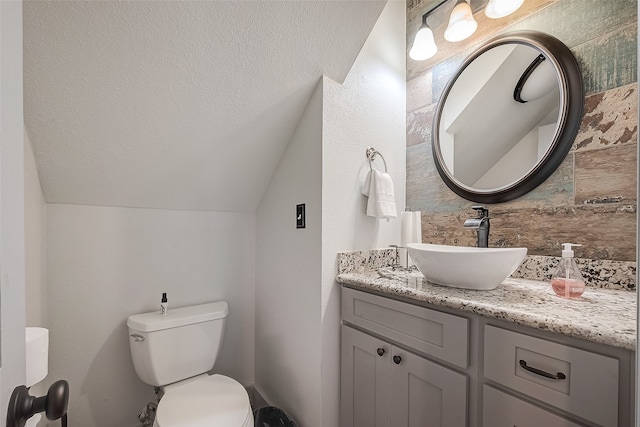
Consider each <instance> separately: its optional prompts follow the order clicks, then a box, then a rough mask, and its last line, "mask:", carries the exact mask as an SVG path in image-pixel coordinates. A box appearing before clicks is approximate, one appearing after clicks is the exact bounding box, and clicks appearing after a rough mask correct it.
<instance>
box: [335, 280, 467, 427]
mask: <svg viewBox="0 0 640 427" xmlns="http://www.w3.org/2000/svg"><path fill="white" fill-rule="evenodd" d="M342 297H343V300H342V301H343V306H342V307H343V320H344V321H345V324H343V326H342V374H341V377H342V405H341V406H342V410H341V411H342V414H341V425H342V426H352V427H412V426H434V427H437V426H442V427H464V426H466V425H467V410H466V408H467V406H468V405H467V395H468V377H467V375H465V374H464V373H461V372H457V371H456V370H454V369H450V368H448V367H445V366H442V365H441V364H439V363H437V362H436V361H435V360H436V359H437V356H434V360H431V359H430V358H429V357H427V356H429V355H434V354H435V355H450V356H451V357H452V358H453V360H455V362H456V364H457V365H462V366H464V367H466V366H467V363H468V354H467V343H468V332H467V326H468V320H467V319H465V318H462V317H457V316H452V315H449V314H445V313H441V312H438V311H434V310H430V309H427V308H424V307H418V306H413V305H410V304H405V303H401V302H398V301H393V300H389V299H386V298H382V297H379V296H376V295H371V294H366V293H362V292H358V291H353V290H351V289H347V288H344V289H343V295H342ZM347 322H348V323H347ZM359 327H363V328H365V329H364V330H359Z"/></svg>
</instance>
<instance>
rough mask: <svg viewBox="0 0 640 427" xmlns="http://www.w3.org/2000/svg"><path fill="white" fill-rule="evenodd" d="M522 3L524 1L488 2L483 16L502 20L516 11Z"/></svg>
mask: <svg viewBox="0 0 640 427" xmlns="http://www.w3.org/2000/svg"><path fill="white" fill-rule="evenodd" d="M523 3H524V0H489V3H488V4H487V7H486V8H485V9H484V14H485V15H487V17H488V18H493V19H498V18H504V17H505V16H507V15H511V14H512V13H513V12H515V11H516V10H518V9H519V8H520V6H522V4H523Z"/></svg>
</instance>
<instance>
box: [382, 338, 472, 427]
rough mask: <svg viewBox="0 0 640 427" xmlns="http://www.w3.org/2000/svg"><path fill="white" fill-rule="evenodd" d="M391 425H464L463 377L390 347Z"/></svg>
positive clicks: (465, 412) (465, 388)
mask: <svg viewBox="0 0 640 427" xmlns="http://www.w3.org/2000/svg"><path fill="white" fill-rule="evenodd" d="M391 419H392V420H393V426H394V427H464V426H466V425H467V377H466V376H465V375H462V374H459V373H457V372H454V371H452V370H450V369H447V368H445V367H443V366H440V365H438V364H436V363H433V362H430V361H428V360H426V359H423V358H422V357H419V356H416V355H415V354H413V353H409V352H407V351H404V350H401V349H398V348H397V347H393V348H392V368H391Z"/></svg>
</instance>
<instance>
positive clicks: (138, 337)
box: [129, 334, 144, 342]
mask: <svg viewBox="0 0 640 427" xmlns="http://www.w3.org/2000/svg"><path fill="white" fill-rule="evenodd" d="M129 336H130V337H131V338H133V339H134V342H142V341H144V337H143V336H142V335H140V334H131V335H129Z"/></svg>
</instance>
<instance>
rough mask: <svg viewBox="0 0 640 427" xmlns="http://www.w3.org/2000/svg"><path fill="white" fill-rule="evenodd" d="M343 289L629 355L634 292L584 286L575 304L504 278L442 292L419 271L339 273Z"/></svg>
mask: <svg viewBox="0 0 640 427" xmlns="http://www.w3.org/2000/svg"><path fill="white" fill-rule="evenodd" d="M336 280H337V281H338V283H341V284H342V285H344V286H347V287H350V288H353V289H358V290H362V291H365V292H372V293H376V294H379V295H385V296H389V297H392V298H393V297H396V298H401V299H403V300H406V299H411V300H415V301H419V302H423V303H428V304H433V305H436V306H441V307H448V308H452V309H456V310H461V311H466V312H470V313H475V314H478V315H481V316H484V317H489V318H494V319H500V320H504V321H507V322H512V323H515V324H519V325H523V326H528V327H532V328H536V329H542V330H547V331H552V332H556V333H559V334H564V335H568V336H572V337H576V338H580V339H584V340H588V341H593V342H596V343H600V344H606V345H610V346H613V347H619V348H623V349H626V350H632V351H635V343H636V293H635V292H629V291H620V290H610V289H601V288H595V287H588V288H587V289H586V290H585V292H584V294H583V295H582V296H581V297H580V298H579V299H576V300H567V299H564V298H560V297H558V296H556V295H555V293H554V292H553V290H552V289H551V285H550V284H549V283H547V282H538V281H533V280H527V279H507V280H505V282H504V283H502V284H501V285H500V286H498V288H496V289H494V290H491V291H472V290H464V289H455V288H448V287H444V286H438V285H434V284H431V283H428V282H427V281H426V280H424V277H423V276H422V274H420V273H419V272H412V273H406V272H396V271H393V270H391V269H390V268H382V269H380V270H378V271H364V272H362V271H361V272H352V273H343V274H339V275H338V276H337V279H336Z"/></svg>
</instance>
